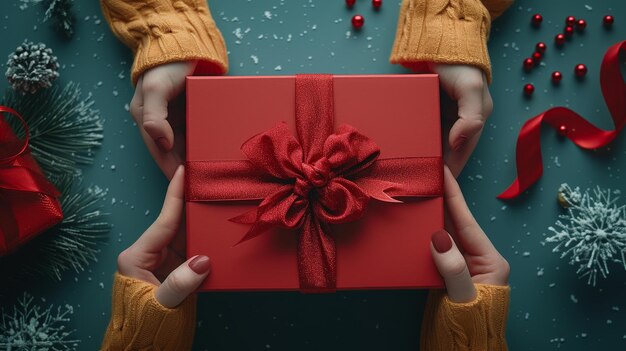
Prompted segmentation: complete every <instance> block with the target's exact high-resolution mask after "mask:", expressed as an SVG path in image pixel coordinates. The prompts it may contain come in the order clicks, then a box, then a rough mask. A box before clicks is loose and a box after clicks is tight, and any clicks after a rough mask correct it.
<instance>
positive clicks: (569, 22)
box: [565, 16, 576, 26]
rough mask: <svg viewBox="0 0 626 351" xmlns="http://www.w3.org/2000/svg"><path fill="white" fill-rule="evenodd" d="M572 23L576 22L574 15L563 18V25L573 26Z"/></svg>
mask: <svg viewBox="0 0 626 351" xmlns="http://www.w3.org/2000/svg"><path fill="white" fill-rule="evenodd" d="M574 24H576V17H574V16H567V17H566V18H565V25H566V26H573V25H574Z"/></svg>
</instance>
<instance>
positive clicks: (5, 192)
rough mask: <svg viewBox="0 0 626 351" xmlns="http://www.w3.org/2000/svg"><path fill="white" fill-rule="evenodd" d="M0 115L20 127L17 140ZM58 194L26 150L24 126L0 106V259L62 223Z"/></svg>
mask: <svg viewBox="0 0 626 351" xmlns="http://www.w3.org/2000/svg"><path fill="white" fill-rule="evenodd" d="M2 112H6V113H10V114H12V115H14V116H15V117H17V119H18V120H19V121H20V123H22V125H23V127H24V130H25V131H26V136H25V137H24V140H19V139H18V138H17V137H16V136H15V134H14V133H13V130H12V129H11V126H10V125H9V123H8V122H7V121H6V120H5V119H4V117H3V115H2ZM59 196H60V193H59V191H58V190H57V189H56V188H55V187H54V186H53V185H52V184H50V182H48V180H47V179H46V177H45V176H44V175H43V173H42V172H41V169H40V168H39V166H38V165H37V162H35V160H34V159H33V156H32V155H31V153H30V150H29V148H28V126H27V125H26V123H25V122H24V120H23V119H22V117H21V116H20V115H19V114H18V113H17V112H16V111H14V110H13V109H10V108H8V107H5V106H0V256H3V255H6V254H8V253H10V252H12V251H14V250H15V249H17V248H18V247H19V246H20V245H22V244H24V243H26V242H27V241H28V240H30V239H32V238H33V237H34V236H36V235H37V234H39V233H41V232H43V231H44V230H46V229H48V228H50V227H52V226H54V225H55V224H57V223H59V222H60V221H61V220H62V219H63V213H62V212H61V204H60V203H59V200H58V199H57V198H58V197H59Z"/></svg>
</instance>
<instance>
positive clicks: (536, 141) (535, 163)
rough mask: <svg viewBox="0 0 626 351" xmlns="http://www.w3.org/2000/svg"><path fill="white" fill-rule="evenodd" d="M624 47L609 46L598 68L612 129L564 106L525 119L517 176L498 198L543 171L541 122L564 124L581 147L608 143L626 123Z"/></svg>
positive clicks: (514, 192) (527, 184) (531, 181)
mask: <svg viewBox="0 0 626 351" xmlns="http://www.w3.org/2000/svg"><path fill="white" fill-rule="evenodd" d="M624 49H626V41H622V42H620V43H617V44H615V45H613V46H611V47H610V48H609V49H608V50H607V51H606V53H605V54H604V59H603V60H602V67H601V69H600V86H601V87H602V95H603V96H604V101H605V102H606V105H607V107H608V109H609V112H610V113H611V117H612V118H613V124H614V125H615V129H614V130H602V129H600V128H597V127H596V126H594V125H592V124H591V123H589V122H587V120H585V119H584V118H583V117H582V116H580V115H579V114H577V113H576V112H574V111H572V110H570V109H568V108H565V107H554V108H551V109H549V110H547V111H545V112H543V113H541V114H539V115H537V116H535V117H533V118H531V119H529V120H528V121H526V123H524V125H523V126H522V129H521V131H520V133H519V136H518V139H517V146H516V152H515V157H516V166H517V178H515V180H514V181H513V184H511V185H510V186H509V187H508V188H507V189H506V190H505V191H504V192H502V193H501V194H500V195H498V198H499V199H512V198H515V197H517V196H519V195H520V194H521V193H522V192H524V190H526V189H528V188H529V187H530V186H531V185H533V184H534V183H535V182H536V181H537V180H539V178H540V177H541V174H542V173H543V164H542V158H541V142H540V132H541V125H542V123H544V122H545V123H546V124H548V125H549V126H551V127H552V128H554V129H556V130H557V131H558V130H559V128H560V127H561V126H564V127H565V128H566V131H567V133H566V134H565V136H566V137H567V138H568V139H570V140H571V141H573V142H574V144H576V145H578V146H579V147H581V148H583V149H596V148H599V147H603V146H605V145H607V144H609V143H610V142H611V141H613V139H615V138H616V137H617V135H618V134H619V133H620V131H621V130H622V129H623V128H624V125H626V82H624V79H623V78H622V74H621V72H620V64H619V52H620V51H621V50H624Z"/></svg>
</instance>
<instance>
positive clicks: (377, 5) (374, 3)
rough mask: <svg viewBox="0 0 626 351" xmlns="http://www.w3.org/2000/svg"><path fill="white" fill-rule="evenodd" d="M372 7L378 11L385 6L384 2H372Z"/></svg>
mask: <svg viewBox="0 0 626 351" xmlns="http://www.w3.org/2000/svg"><path fill="white" fill-rule="evenodd" d="M372 6H373V7H374V9H375V10H378V9H379V8H380V7H381V6H383V0H372Z"/></svg>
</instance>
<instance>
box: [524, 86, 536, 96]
mask: <svg viewBox="0 0 626 351" xmlns="http://www.w3.org/2000/svg"><path fill="white" fill-rule="evenodd" d="M534 92H535V86H534V85H532V84H526V85H524V94H526V95H529V96H530V95H532V94H533V93H534Z"/></svg>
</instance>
